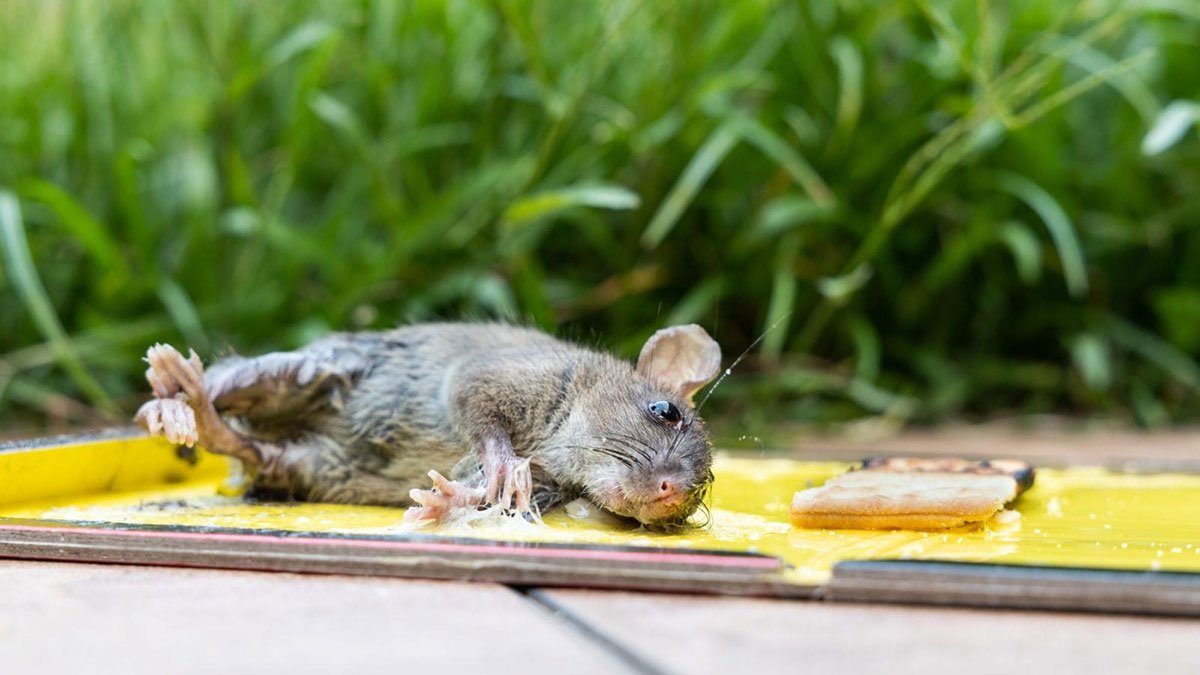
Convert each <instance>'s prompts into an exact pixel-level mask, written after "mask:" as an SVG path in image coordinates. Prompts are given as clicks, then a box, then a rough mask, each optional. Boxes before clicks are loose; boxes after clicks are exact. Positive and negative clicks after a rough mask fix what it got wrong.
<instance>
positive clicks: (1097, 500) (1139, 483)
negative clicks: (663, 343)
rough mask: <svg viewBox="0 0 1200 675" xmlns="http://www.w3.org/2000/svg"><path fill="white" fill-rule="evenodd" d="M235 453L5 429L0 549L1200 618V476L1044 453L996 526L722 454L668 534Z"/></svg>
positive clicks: (836, 467)
mask: <svg viewBox="0 0 1200 675" xmlns="http://www.w3.org/2000/svg"><path fill="white" fill-rule="evenodd" d="M231 468H232V467H231V466H230V464H229V462H228V461H227V460H225V459H224V458H222V457H218V456H215V455H211V454H208V453H205V452H203V451H199V452H185V451H182V450H181V449H179V448H176V447H174V446H172V445H170V444H168V443H166V442H165V441H162V440H160V439H153V438H148V437H146V436H144V435H142V434H141V433H140V432H135V431H127V430H116V431H113V432H111V433H105V434H100V435H93V436H86V437H83V436H77V437H59V438H55V439H46V440H41V441H27V442H19V443H9V444H7V445H0V557H9V558H26V559H42V560H71V561H92V562H112V563H129V564H153V565H176V566H192V567H217V568H233V569H254V570H274V571H292V572H314V573H337V574H371V575H386V576H408V577H422V578H439V579H458V580H486V581H496V582H503V583H510V584H520V585H538V586H545V585H557V586H587V587H601V588H604V587H608V588H629V589H644V590H662V591H690V592H704V593H725V594H742V595H765V596H777V597H801V598H812V599H825V600H835V601H837V600H848V601H881V602H918V603H937V604H963V605H982V606H997V607H1025V608H1048V609H1072V610H1093V611H1121V612H1142V613H1163V614H1183V615H1198V616H1200V475H1188V474H1178V473H1161V474H1136V475H1133V474H1122V473H1115V472H1112V471H1108V470H1105V469H1102V468H1099V467H1073V468H1063V469H1047V468H1039V469H1038V475H1037V481H1036V483H1035V484H1034V486H1033V488H1032V489H1030V490H1029V491H1028V492H1026V493H1025V494H1024V495H1022V496H1021V497H1020V499H1019V500H1018V501H1017V502H1016V503H1015V504H1013V505H1012V506H1011V510H1010V511H1008V512H1002V513H1001V514H1000V515H999V516H997V517H995V518H993V519H992V520H990V521H988V522H986V523H984V524H983V525H982V526H980V527H974V528H969V529H968V528H964V529H956V530H949V531H943V532H915V531H866V530H805V529H797V528H794V527H793V526H792V525H790V524H789V522H788V507H789V504H790V502H791V499H792V495H793V494H794V493H795V492H796V491H797V490H800V489H803V488H805V487H811V486H814V485H819V484H821V483H822V482H824V481H825V480H826V479H828V478H829V477H831V476H834V475H837V474H839V473H841V472H843V471H845V470H847V469H848V468H850V465H849V464H847V463H845V462H812V461H793V460H786V459H765V458H741V457H733V456H728V455H724V454H718V456H717V459H716V462H715V466H714V473H715V475H716V481H715V483H714V486H713V490H712V509H711V519H710V523H709V525H708V526H707V527H704V528H699V529H692V530H687V531H684V532H679V533H674V534H662V533H655V532H649V531H646V530H644V529H641V528H638V527H636V526H633V525H631V524H629V523H627V522H625V521H621V520H618V519H615V518H612V517H611V516H607V515H606V514H604V513H602V512H599V511H598V510H597V509H595V508H590V509H589V508H586V506H583V505H577V506H576V507H574V508H571V509H556V510H554V511H553V512H551V513H548V514H545V516H544V522H543V523H540V524H538V523H529V522H525V521H524V520H521V519H517V518H504V517H496V518H489V519H483V520H480V521H477V522H474V523H471V524H464V525H460V526H458V527H454V528H446V527H424V528H419V529H414V528H413V527H412V526H411V525H408V524H405V523H404V522H403V509H396V508H383V507H364V506H343V505H333V504H308V503H268V502H258V503H256V502H251V501H247V500H245V499H244V498H242V497H240V496H237V495H236V494H229V492H230V491H229V490H228V489H226V488H225V484H226V482H227V481H228V479H229V476H230V474H231Z"/></svg>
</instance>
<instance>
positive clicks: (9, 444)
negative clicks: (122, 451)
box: [0, 426, 146, 452]
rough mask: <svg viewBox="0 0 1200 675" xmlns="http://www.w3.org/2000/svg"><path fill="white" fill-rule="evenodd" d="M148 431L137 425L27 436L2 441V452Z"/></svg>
mask: <svg viewBox="0 0 1200 675" xmlns="http://www.w3.org/2000/svg"><path fill="white" fill-rule="evenodd" d="M145 435H146V432H145V431H142V430H141V429H140V428H138V427H135V426H127V427H113V428H111V429H101V430H100V431H92V432H88V433H83V434H62V435H59V436H42V437H40V438H25V439H20V440H15V441H4V442H0V452H19V451H22V450H42V449H45V448H55V447H59V446H63V445H75V444H78V443H97V442H100V441H113V440H124V439H130V438H137V437H139V436H145Z"/></svg>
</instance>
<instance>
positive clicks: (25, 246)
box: [0, 190, 115, 413]
mask: <svg viewBox="0 0 1200 675" xmlns="http://www.w3.org/2000/svg"><path fill="white" fill-rule="evenodd" d="M0 236H2V237H3V241H4V253H5V255H4V259H5V263H6V265H7V268H8V273H9V278H10V279H11V281H12V282H13V285H15V286H16V287H17V291H18V293H19V294H20V296H21V300H22V301H23V302H24V303H25V309H26V310H27V311H28V312H29V315H30V317H31V318H32V319H33V321H34V323H35V324H36V325H37V327H38V330H40V331H41V333H42V335H43V336H44V337H45V338H46V340H47V341H49V342H50V343H51V344H52V345H53V346H54V351H55V357H56V358H57V360H58V362H59V364H60V365H61V366H62V367H63V370H65V371H66V372H67V374H68V375H69V376H70V377H71V379H72V380H73V381H74V382H75V385H76V386H78V387H79V390H80V391H81V392H83V394H84V395H85V396H87V397H88V399H89V400H90V401H91V402H92V404H93V405H95V406H96V407H97V408H99V409H100V410H102V411H104V412H106V413H112V412H114V411H115V408H114V406H113V403H112V399H110V398H109V397H108V394H107V393H106V392H105V391H104V389H103V388H102V387H101V386H100V384H99V383H98V382H96V380H95V379H94V378H93V377H92V375H91V373H89V372H88V371H87V369H85V368H84V367H83V362H82V361H81V360H80V359H79V355H78V354H76V353H75V350H74V349H72V347H71V343H70V341H69V340H67V335H66V332H65V331H64V330H63V327H62V324H61V323H59V321H58V315H57V314H55V312H54V306H53V305H52V304H51V302H50V298H49V297H48V296H47V295H46V289H45V287H44V286H42V281H41V279H40V278H39V277H38V275H37V269H36V268H35V267H34V265H33V258H32V256H31V255H30V253H29V243H28V241H26V239H25V225H24V222H23V221H22V219H21V206H20V202H18V201H17V197H16V195H14V194H13V193H12V192H9V191H7V190H0Z"/></svg>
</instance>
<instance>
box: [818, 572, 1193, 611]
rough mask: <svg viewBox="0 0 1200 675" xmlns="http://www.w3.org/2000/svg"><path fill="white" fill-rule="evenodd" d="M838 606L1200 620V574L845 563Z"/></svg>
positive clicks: (833, 595) (829, 595) (836, 585)
mask: <svg viewBox="0 0 1200 675" xmlns="http://www.w3.org/2000/svg"><path fill="white" fill-rule="evenodd" d="M821 596H822V598H823V599H826V600H831V601H834V602H887V603H901V604H921V605H948V606H967V607H986V608H1005V609H1030V610H1054V611H1083V612H1100V613H1120V614H1145V615H1156V616H1200V573H1195V572H1174V571H1158V570H1146V571H1142V570H1115V569H1100V568H1091V567H1050V566H1038V565H997V564H992V563H966V562H943V561H932V560H927V561H918V560H862V561H846V562H841V563H838V564H836V565H834V567H833V576H832V577H831V579H830V581H829V582H828V583H827V585H826V586H825V587H824V588H822V591H821Z"/></svg>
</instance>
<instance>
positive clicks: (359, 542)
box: [0, 525, 780, 570]
mask: <svg viewBox="0 0 1200 675" xmlns="http://www.w3.org/2000/svg"><path fill="white" fill-rule="evenodd" d="M5 531H10V532H11V531H21V532H61V533H71V534H87V535H92V536H96V535H105V536H120V537H133V538H142V539H158V538H162V539H190V540H196V541H212V540H217V541H230V542H233V541H236V542H245V543H261V542H264V541H271V542H272V543H276V544H288V545H296V546H302V545H314V544H315V545H319V546H350V547H356V548H375V549H391V550H406V551H428V552H442V553H476V554H478V553H493V554H495V553H500V554H503V555H513V556H525V557H529V558H573V559H586V560H612V561H625V562H645V563H663V562H671V563H687V564H693V565H703V566H708V567H741V568H747V567H749V568H761V569H764V570H767V569H770V570H775V569H778V568H779V566H780V565H779V560H778V559H776V558H771V557H765V556H737V555H733V556H730V555H706V554H703V553H660V552H641V551H606V550H597V549H583V548H580V549H566V548H507V547H505V548H501V547H496V546H492V545H482V544H479V545H476V544H457V543H445V544H441V543H435V542H417V541H381V540H377V539H326V538H318V537H311V538H304V537H280V536H276V535H270V534H234V533H221V532H205V533H192V532H162V531H150V530H97V529H89V528H84V527H55V526H50V527H37V526H30V525H3V526H0V532H5Z"/></svg>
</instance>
